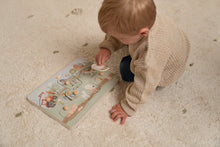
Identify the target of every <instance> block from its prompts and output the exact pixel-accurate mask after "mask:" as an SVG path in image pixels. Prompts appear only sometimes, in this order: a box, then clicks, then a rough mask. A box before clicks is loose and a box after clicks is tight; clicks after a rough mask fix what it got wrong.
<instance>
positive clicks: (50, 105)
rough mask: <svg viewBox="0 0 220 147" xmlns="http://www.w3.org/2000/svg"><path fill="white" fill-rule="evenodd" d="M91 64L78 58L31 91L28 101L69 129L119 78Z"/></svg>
mask: <svg viewBox="0 0 220 147" xmlns="http://www.w3.org/2000/svg"><path fill="white" fill-rule="evenodd" d="M92 64H93V63H92V62H89V61H87V60H86V59H83V58H77V59H76V60H74V61H73V62H72V63H71V64H69V65H68V66H67V67H65V68H64V69H63V70H61V71H60V72H59V73H57V74H56V75H54V76H53V77H52V78H51V79H49V80H48V81H47V82H45V83H44V84H43V85H42V86H40V87H39V88H38V89H36V90H35V91H34V92H33V93H31V94H30V95H29V96H28V97H27V99H28V101H29V102H31V103H32V104H34V105H35V106H37V107H38V108H40V109H41V110H42V111H43V112H45V113H46V114H47V115H49V116H50V117H52V118H53V119H55V120H57V121H58V122H60V123H61V124H62V125H64V126H65V127H67V128H71V127H72V126H74V125H76V123H77V122H78V121H79V120H80V119H81V118H82V117H83V116H84V115H85V114H86V113H87V112H88V111H89V109H91V108H92V107H93V105H94V104H95V103H96V102H97V101H98V100H99V99H100V98H101V97H102V95H103V94H105V93H106V92H107V91H110V90H111V89H113V87H114V86H115V84H116V83H117V82H118V79H119V77H118V76H116V75H114V74H113V73H111V72H110V71H103V72H99V71H95V70H93V69H91V65H92Z"/></svg>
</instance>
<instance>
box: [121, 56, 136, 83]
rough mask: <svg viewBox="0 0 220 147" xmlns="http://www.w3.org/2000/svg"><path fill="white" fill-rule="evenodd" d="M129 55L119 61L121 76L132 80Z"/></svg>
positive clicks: (125, 79)
mask: <svg viewBox="0 0 220 147" xmlns="http://www.w3.org/2000/svg"><path fill="white" fill-rule="evenodd" d="M130 63H131V56H130V55H129V56H125V57H123V58H122V60H121V63H120V73H121V78H122V80H124V81H127V82H134V74H133V73H132V72H131V70H130Z"/></svg>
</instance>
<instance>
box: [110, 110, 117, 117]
mask: <svg viewBox="0 0 220 147" xmlns="http://www.w3.org/2000/svg"><path fill="white" fill-rule="evenodd" d="M117 115H118V112H117V111H116V112H113V113H112V114H111V119H114V118H115V117H116V116H117Z"/></svg>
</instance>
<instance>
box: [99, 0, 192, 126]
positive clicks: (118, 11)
mask: <svg viewBox="0 0 220 147" xmlns="http://www.w3.org/2000/svg"><path fill="white" fill-rule="evenodd" d="M98 20H99V24H100V27H101V29H102V30H103V31H104V32H105V33H106V36H105V39H104V41H103V42H101V43H100V45H99V47H100V51H99V53H98V54H97V56H96V62H97V64H99V65H103V64H104V63H105V62H106V61H107V60H108V59H109V57H110V56H111V52H114V51H116V50H118V49H120V48H122V47H123V46H125V45H128V47H129V54H130V55H129V56H126V57H124V58H123V59H122V61H121V63H120V73H121V77H122V79H123V80H125V81H128V82H130V84H129V86H128V87H127V89H126V93H125V98H123V99H122V100H121V102H120V104H117V105H115V106H114V107H112V109H111V111H110V113H111V118H112V119H113V121H116V120H118V119H121V123H120V124H124V123H125V120H126V118H127V116H132V115H134V113H135V112H136V111H137V109H138V107H139V106H140V105H141V104H144V103H145V101H146V98H147V96H149V95H150V94H152V93H153V92H154V91H155V89H156V87H158V86H160V87H166V86H169V85H171V84H172V83H174V82H175V81H176V80H177V79H178V78H179V77H180V76H181V75H182V74H183V72H184V70H185V66H186V61H187V58H188V55H189V46H190V45H189V41H188V39H187V37H186V36H185V34H184V32H183V31H182V30H180V29H179V28H178V27H177V26H175V25H174V24H173V23H171V22H170V21H169V20H168V19H166V18H165V17H163V16H162V15H160V14H158V13H157V12H156V6H155V4H154V2H153V0H104V1H103V3H102V6H101V9H100V11H99V15H98Z"/></svg>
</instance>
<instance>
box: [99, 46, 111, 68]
mask: <svg viewBox="0 0 220 147" xmlns="http://www.w3.org/2000/svg"><path fill="white" fill-rule="evenodd" d="M110 56H111V51H110V50H108V49H105V48H101V49H100V50H99V52H98V54H97V55H96V58H95V59H96V63H97V64H98V65H103V64H105V62H106V61H107V60H108V59H109V58H110Z"/></svg>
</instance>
